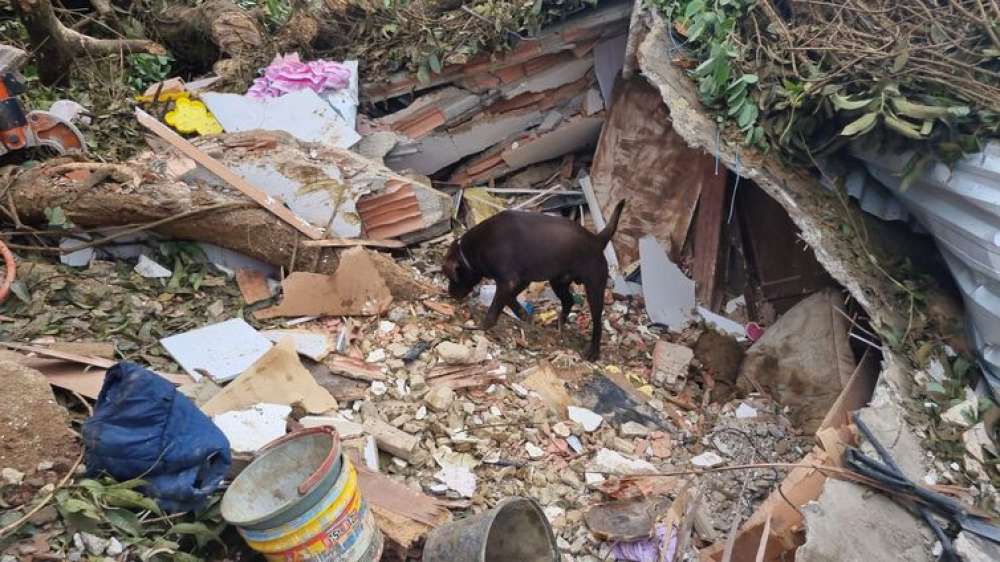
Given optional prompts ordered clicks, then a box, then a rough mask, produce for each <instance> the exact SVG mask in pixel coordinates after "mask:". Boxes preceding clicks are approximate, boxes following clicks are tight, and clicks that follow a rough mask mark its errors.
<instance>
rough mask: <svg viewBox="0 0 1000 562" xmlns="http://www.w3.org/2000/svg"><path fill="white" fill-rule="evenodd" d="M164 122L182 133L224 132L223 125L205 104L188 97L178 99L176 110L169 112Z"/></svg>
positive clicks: (206, 133)
mask: <svg viewBox="0 0 1000 562" xmlns="http://www.w3.org/2000/svg"><path fill="white" fill-rule="evenodd" d="M163 120H164V121H166V122H167V124H168V125H170V126H171V127H173V128H175V129H177V130H178V131H180V132H182V133H198V134H199V135H217V134H219V133H221V132H222V125H220V124H219V122H218V121H217V120H216V119H215V116H214V115H212V113H211V112H210V111H209V110H208V108H207V107H205V104H204V103H202V102H200V101H198V100H192V99H191V98H189V97H188V96H186V95H185V96H181V97H178V98H177V101H176V102H175V105H174V108H173V109H171V110H170V111H168V112H167V114H166V115H165V116H164V117H163Z"/></svg>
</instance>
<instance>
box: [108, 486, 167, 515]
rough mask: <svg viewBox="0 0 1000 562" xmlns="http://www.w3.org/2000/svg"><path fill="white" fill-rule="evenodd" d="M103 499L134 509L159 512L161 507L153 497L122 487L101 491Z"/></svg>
mask: <svg viewBox="0 0 1000 562" xmlns="http://www.w3.org/2000/svg"><path fill="white" fill-rule="evenodd" d="M100 497H101V501H103V502H104V503H106V504H108V505H112V506H115V507H127V508H132V509H143V510H149V511H152V512H153V513H156V514H159V513H160V507H159V506H158V505H156V502H155V501H153V500H152V499H151V498H147V497H146V496H144V495H142V494H140V493H139V492H136V491H135V490H127V489H122V488H110V489H107V490H104V491H103V492H101V496H100Z"/></svg>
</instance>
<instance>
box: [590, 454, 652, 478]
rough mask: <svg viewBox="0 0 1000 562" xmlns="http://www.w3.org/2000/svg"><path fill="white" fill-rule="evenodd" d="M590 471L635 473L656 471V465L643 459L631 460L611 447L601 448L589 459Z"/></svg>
mask: <svg viewBox="0 0 1000 562" xmlns="http://www.w3.org/2000/svg"><path fill="white" fill-rule="evenodd" d="M588 468H589V469H590V471H591V472H598V473H603V474H635V473H643V472H646V473H650V472H656V467H655V466H653V465H652V464H650V463H648V462H646V461H644V460H633V459H630V458H627V457H625V456H624V455H622V454H621V453H619V452H617V451H612V450H611V449H601V450H600V451H597V454H596V455H594V459H593V460H592V461H591V465H590V467H588Z"/></svg>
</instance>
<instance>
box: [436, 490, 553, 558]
mask: <svg viewBox="0 0 1000 562" xmlns="http://www.w3.org/2000/svg"><path fill="white" fill-rule="evenodd" d="M422 560H423V562H459V561H461V562H507V561H516V562H558V560H559V552H558V550H556V539H555V537H554V536H553V535H552V527H550V526H549V521H548V519H546V518H545V513H543V512H542V508H541V506H539V505H538V503H536V502H535V501H534V500H531V499H528V498H507V499H505V500H502V501H501V502H500V503H498V504H497V506H496V507H494V508H493V509H491V510H490V511H487V512H486V513H481V514H479V515H475V516H473V517H468V518H466V519H461V520H459V521H454V522H452V523H448V524H447V525H442V526H440V527H438V528H437V529H435V530H434V531H432V532H431V533H430V534H429V535H428V536H427V542H426V544H425V545H424V555H423V559H422Z"/></svg>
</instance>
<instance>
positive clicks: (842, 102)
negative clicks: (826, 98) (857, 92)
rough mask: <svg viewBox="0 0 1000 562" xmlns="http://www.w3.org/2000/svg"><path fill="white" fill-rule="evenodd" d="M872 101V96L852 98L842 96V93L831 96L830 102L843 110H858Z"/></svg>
mask: <svg viewBox="0 0 1000 562" xmlns="http://www.w3.org/2000/svg"><path fill="white" fill-rule="evenodd" d="M871 102H872V98H863V99H859V100H852V99H851V98H849V97H846V96H841V95H840V94H833V95H832V96H830V103H832V104H833V107H836V108H837V109H839V110H841V111H857V110H859V109H862V108H864V107H866V106H868V105H869V104H871Z"/></svg>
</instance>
